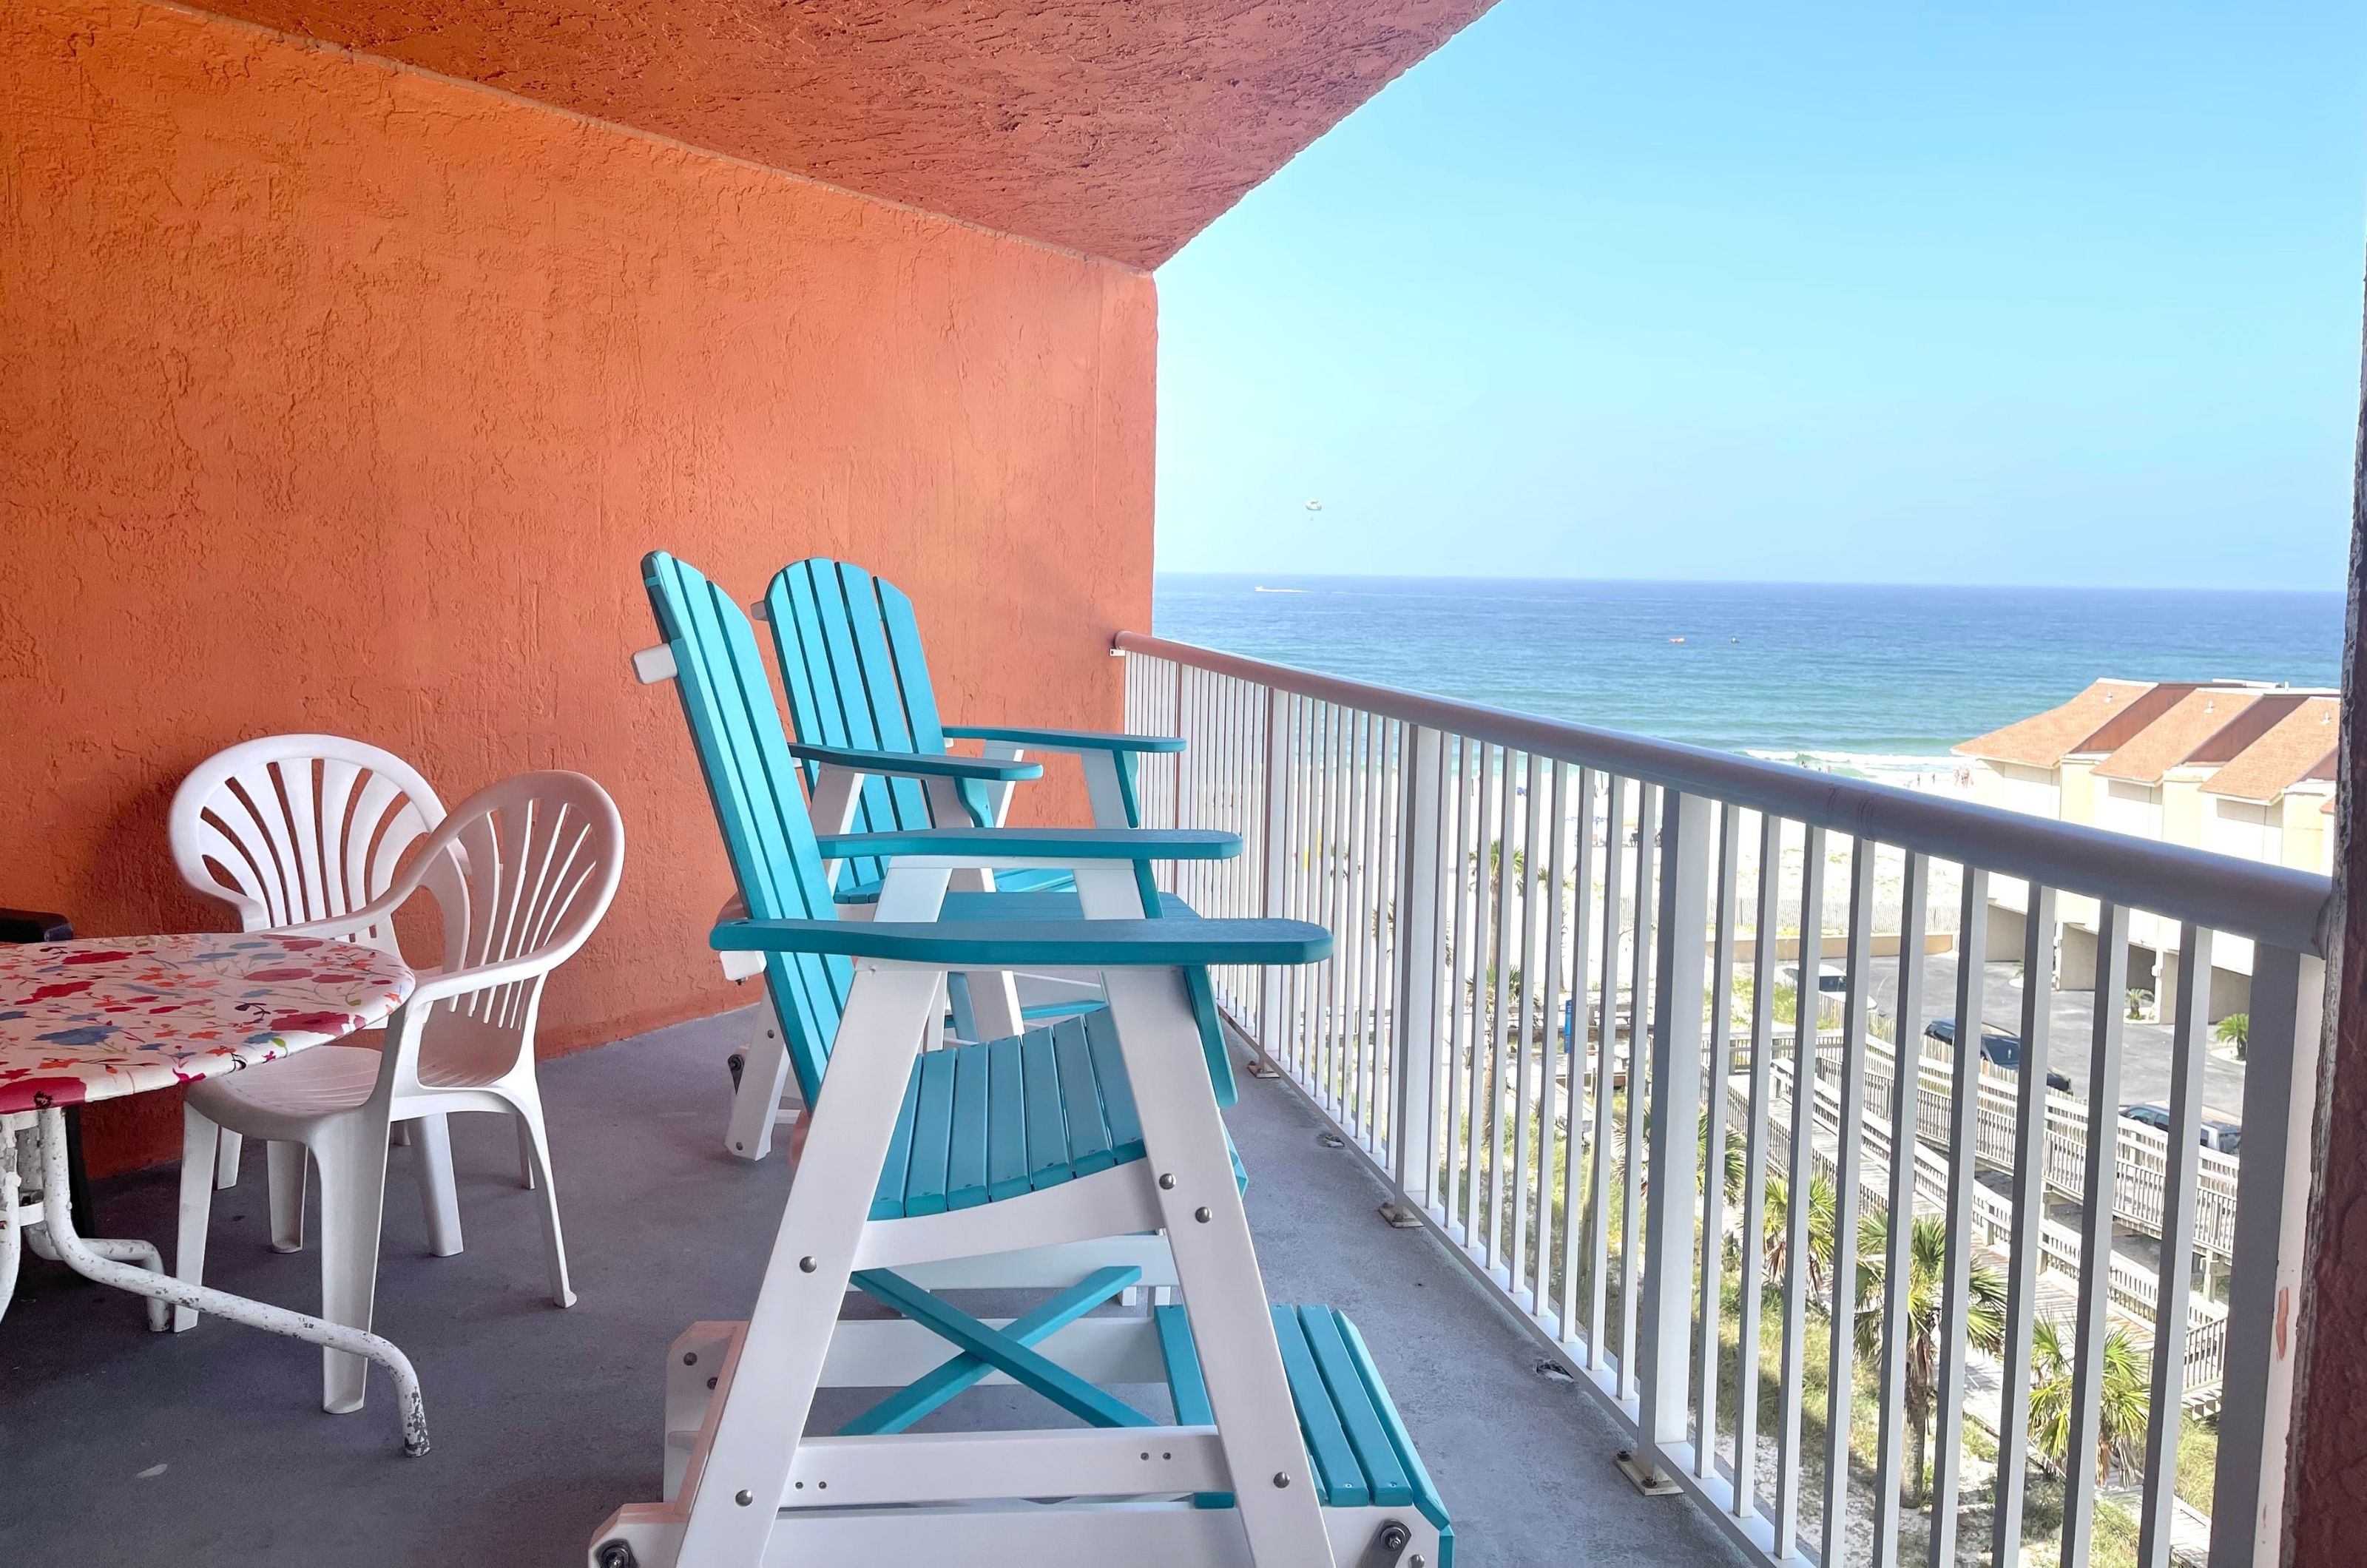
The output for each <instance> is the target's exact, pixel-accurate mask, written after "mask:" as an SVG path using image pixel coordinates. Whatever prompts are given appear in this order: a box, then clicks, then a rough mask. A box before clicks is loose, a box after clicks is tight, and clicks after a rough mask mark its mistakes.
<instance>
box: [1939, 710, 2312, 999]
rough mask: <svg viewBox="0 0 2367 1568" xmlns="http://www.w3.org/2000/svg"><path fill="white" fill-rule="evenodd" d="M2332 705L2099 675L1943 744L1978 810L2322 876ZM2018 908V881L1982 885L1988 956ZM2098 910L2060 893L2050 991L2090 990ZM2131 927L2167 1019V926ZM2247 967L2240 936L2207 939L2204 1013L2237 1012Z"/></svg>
mask: <svg viewBox="0 0 2367 1568" xmlns="http://www.w3.org/2000/svg"><path fill="white" fill-rule="evenodd" d="M2340 708H2341V702H2340V697H2339V694H2338V693H2334V692H2329V691H2313V690H2303V689H2296V688H2293V687H2289V686H2280V685H2271V684H2267V683H2263V682H2249V681H2201V682H2196V681H2152V682H2147V681H2126V680H2119V679H2104V680H2099V681H2097V682H2094V683H2093V684H2092V685H2090V686H2089V687H2088V688H2087V689H2086V690H2084V691H2082V692H2080V693H2079V694H2078V695H2076V696H2074V697H2072V698H2070V699H2069V700H2068V701H2066V702H2063V703H2061V704H2058V705H2056V706H2054V707H2051V708H2049V709H2047V710H2046V711H2045V712H2044V713H2039V714H2033V715H2032V716H2030V717H2028V718H2024V719H2020V720H2017V721H2015V722H2014V723H2012V724H2009V725H2006V726H2005V727H2003V728H1999V729H1994V730H1991V731H1990V732H1989V733H1988V734H1986V735H1979V736H1976V737H1974V738H1973V739H1970V740H1966V741H1965V742H1963V743H1962V744H1961V745H1959V746H1957V747H1956V748H1955V750H1956V751H1957V753H1958V754H1959V755H1960V756H1964V757H1968V758H1970V759H1972V761H1973V790H1974V797H1975V798H1976V800H1978V801H1979V802H1980V803H1981V804H1983V805H1985V806H1995V807H2002V808H2004V809H2006V810H2009V811H2022V812H2027V813H2029V814H2031V815H2033V816H2039V817H2052V818H2056V820H2058V821H2063V822H2073V823H2078V824H2080V825H2082V826H2085V827H2091V828H2101V829H2106V830H2108V831H2111V832H2115V833H2127V834H2130V835H2133V836H2134V837H2136V838H2141V839H2151V840H2155V841H2157V842H2159V843H2165V844H2178V845H2183V846H2185V847H2186V848H2189V849H2199V850H2208V851H2211V852H2214V853H2219V854H2227V855H2235V856H2238V857H2240V858H2242V859H2245V860H2252V861H2259V862H2261V863H2266V864H2270V865H2282V866H2291V867H2293V868H2295V869H2298V870H2303V871H2311V872H2320V873H2330V872H2331V870H2332V867H2333V857H2334V836H2333V833H2332V831H2331V829H2332V825H2333V820H2334V818H2333V811H2334V777H2335V741H2336V735H2337V726H2338V721H2339V714H2340ZM2029 904H2030V899H2029V888H2028V885H2027V884H2026V883H2023V882H2020V881H2006V880H1999V881H1997V882H1993V883H1992V884H1991V885H1990V888H1989V897H1988V917H1987V918H1988V942H1989V951H1991V952H1992V953H2015V952H2019V951H2021V950H2022V943H2023V940H2024V931H2025V922H2026V921H2027V919H2028V918H2029ZM2097 919H2098V909H2097V905H2096V901H2095V900H2094V899H2092V898H2086V897H2077V896H2074V895H2070V894H2065V895H2063V896H2061V897H2058V898H2057V899H2056V908H2055V924H2056V931H2055V935H2054V939H2053V940H2054V942H2055V944H2056V951H2057V964H2056V987H2058V988H2060V989H2065V990H2085V989H2089V988H2091V987H2093V986H2094V984H2095V976H2096V955H2097V947H2096V941H2097ZM2128 922H2129V930H2128V936H2129V944H2130V946H2129V970H2128V976H2127V984H2128V987H2129V988H2130V989H2132V990H2137V991H2143V992H2146V993H2149V996H2150V998H2151V999H2150V1001H2149V1002H2148V1003H2147V1004H2146V1005H2147V1009H2148V1010H2149V1011H2151V1012H2152V1013H2153V1015H2154V1016H2155V1018H2156V1019H2157V1021H2160V1022H2164V1023H2168V1022H2170V1021H2174V1019H2175V1017H2176V1000H2175V998H2176V997H2177V995H2178V968H2179V964H2180V951H2179V933H2178V927H2177V925H2176V924H2175V923H2174V922H2170V921H2166V920H2164V919H2161V918H2160V917H2158V916H2157V915H2153V914H2150V913H2143V912H2139V913H2134V914H2131V915H2130V916H2129V917H2128ZM2251 975H2252V948H2251V943H2250V942H2247V941H2244V940H2242V939H2241V938H2233V937H2230V938H2223V939H2221V940H2220V941H2219V942H2216V943H2215V944H2214V950H2213V953H2212V973H2211V976H2210V979H2209V985H2208V987H2207V990H2206V991H2205V992H2204V994H2205V995H2207V996H2208V998H2209V1017H2208V1019H2207V1020H2206V1021H2207V1022H2214V1023H2215V1022H2217V1021H2220V1020H2221V1019H2223V1018H2225V1017H2226V1016H2227V1015H2229V1014H2231V1013H2245V1012H2248V1010H2249V1007H2250V997H2251Z"/></svg>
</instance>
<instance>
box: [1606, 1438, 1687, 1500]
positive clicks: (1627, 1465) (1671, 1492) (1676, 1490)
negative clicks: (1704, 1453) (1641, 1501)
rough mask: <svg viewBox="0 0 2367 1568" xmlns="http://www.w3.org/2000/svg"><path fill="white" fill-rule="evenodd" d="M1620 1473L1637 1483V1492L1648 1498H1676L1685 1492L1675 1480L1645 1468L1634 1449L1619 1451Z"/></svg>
mask: <svg viewBox="0 0 2367 1568" xmlns="http://www.w3.org/2000/svg"><path fill="white" fill-rule="evenodd" d="M1618 1462H1619V1473H1620V1474H1622V1475H1624V1476H1625V1477H1626V1478H1627V1479H1628V1480H1630V1481H1632V1482H1634V1483H1636V1490H1637V1491H1638V1492H1641V1493H1642V1494H1643V1495H1645V1496H1647V1497H1674V1496H1676V1495H1678V1494H1680V1493H1682V1491H1684V1488H1683V1487H1682V1486H1680V1485H1678V1484H1677V1483H1676V1481H1675V1480H1674V1478H1672V1477H1670V1476H1666V1475H1662V1474H1661V1473H1660V1472H1658V1471H1656V1470H1649V1469H1647V1468H1646V1467H1645V1464H1644V1461H1642V1460H1640V1459H1637V1457H1636V1450H1633V1449H1621V1450H1619V1461H1618Z"/></svg>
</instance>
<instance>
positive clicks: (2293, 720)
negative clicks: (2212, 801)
mask: <svg viewBox="0 0 2367 1568" xmlns="http://www.w3.org/2000/svg"><path fill="white" fill-rule="evenodd" d="M2341 714H2342V704H2341V702H2340V701H2339V699H2337V698H2334V697H2306V698H2304V699H2303V700H2302V701H2301V702H2299V703H2297V704H2295V705H2294V706H2293V711H2292V712H2290V713H2288V714H2286V715H2285V716H2284V717H2283V718H2282V719H2280V720H2279V721H2278V722H2277V724H2276V726H2275V727H2274V728H2271V730H2270V731H2269V732H2268V733H2267V734H2265V735H2263V736H2261V737H2260V738H2259V739H2258V740H2255V741H2253V742H2252V743H2251V744H2250V745H2249V746H2247V747H2245V748H2244V750H2241V751H2239V752H2237V754H2236V755H2235V757H2234V758H2233V759H2232V760H2231V761H2229V762H2228V763H2227V765H2226V766H2225V767H2224V768H2221V769H2220V770H2219V771H2218V772H2217V773H2213V774H2212V775H2211V776H2210V777H2209V778H2208V779H2205V780H2204V781H2203V791H2204V793H2206V794H2209V795H2233V796H2235V797H2236V798H2237V799H2238V800H2264V801H2265V800H2275V799H2276V798H2278V797H2279V796H2280V795H2283V794H2284V793H2285V791H2287V790H2289V789H2291V788H2292V787H2293V785H2295V784H2299V783H2300V782H2301V781H2302V780H2304V779H2305V778H2309V777H2312V776H2314V775H2318V773H2319V770H2320V769H2321V768H2325V767H2327V758H2328V757H2329V755H2330V754H2331V753H2332V752H2333V750H2334V743H2335V738H2336V735H2337V733H2338V728H2339V724H2340V722H2341ZM2329 773H2330V770H2329Z"/></svg>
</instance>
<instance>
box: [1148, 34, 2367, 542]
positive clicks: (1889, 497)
mask: <svg viewBox="0 0 2367 1568" xmlns="http://www.w3.org/2000/svg"><path fill="white" fill-rule="evenodd" d="M2362 243H2367V5H2361V4H2360V3H2359V0H2339V3H2334V0H2326V3H2310V4H2299V3H2295V4H2284V3H2279V0H2252V3H2242V4H2239V3H2237V0H2223V3H2221V4H2217V5H2211V6H2181V5H2175V4H2163V5H2136V4H2128V5H2119V4H2113V5H2107V4H2084V5H2083V4H2062V5H2044V4H2034V3H2029V0H1958V3H1956V4H1953V5H1946V6H1937V5H1915V4H1908V3H1906V0H1884V3H1870V4H1864V5H1857V6H1846V5H1833V4H1825V3H1821V0H1803V3H1802V4H1800V5H1796V6H1768V5H1765V4H1764V3H1763V0H1761V3H1760V4H1749V5H1746V4H1729V3H1724V0H1718V3H1709V0H1697V3H1671V4H1669V5H1665V6H1648V5H1647V6H1616V5H1608V4H1600V3H1598V4H1588V5H1583V6H1580V5H1572V4H1568V3H1567V0H1502V3H1501V5H1499V6H1497V7H1496V9H1495V10H1494V11H1492V12H1490V13H1489V15H1487V16H1486V17H1482V18H1481V19H1480V20H1479V21H1478V22H1477V23H1476V24H1474V25H1473V26H1472V27H1471V28H1468V29H1467V30H1466V31H1465V32H1464V33H1463V34H1462V35H1460V36H1459V37H1457V38H1456V39H1454V40H1453V41H1451V42H1450V43H1449V44H1448V45H1447V46H1446V47H1445V48H1444V50H1442V51H1439V52H1438V53H1437V54H1435V55H1433V56H1432V57H1431V58H1430V59H1429V60H1427V61H1425V62H1422V63H1421V64H1420V65H1418V66H1416V67H1415V68H1414V69H1413V70H1412V71H1411V72H1410V73H1408V74H1407V75H1405V76H1404V77H1402V78H1400V79H1399V81H1398V82H1397V83H1395V84H1394V85H1391V86H1390V87H1389V88H1387V90H1386V91H1385V92H1383V93H1382V94H1381V95H1380V96H1378V97H1376V99H1375V100H1374V101H1373V102H1371V103H1369V104H1367V105H1366V106H1365V107H1364V108H1363V109H1361V110H1359V111H1358V112H1357V113H1356V114H1355V115H1353V117H1351V118H1349V119H1348V120H1347V121H1346V122H1344V123H1343V124H1342V125H1341V126H1340V127H1338V128H1337V129H1335V130H1333V131H1332V132H1331V134H1330V135H1328V136H1326V137H1325V138H1324V139H1323V140H1322V141H1319V142H1318V143H1317V144H1316V145H1315V146H1313V147H1312V148H1310V149H1308V151H1307V152H1304V153H1302V154H1301V155H1300V156H1299V157H1298V158H1297V160H1296V161H1295V162H1293V163H1292V164H1290V165H1289V166H1288V167H1286V168H1285V169H1284V170H1283V171H1282V172H1281V173H1280V174H1279V175H1276V176H1275V177H1274V179H1272V180H1271V181H1269V182H1268V183H1267V184H1266V185H1264V186H1262V187H1260V188H1259V189H1257V190H1255V191H1253V192H1251V194H1250V196H1249V197H1247V198H1246V199H1245V200H1243V201H1242V202H1241V204H1240V206H1239V207H1238V208H1236V209H1234V210H1233V211H1232V212H1230V213H1229V214H1227V215H1226V216H1225V217H1224V218H1222V219H1220V220H1218V221H1217V223H1216V224H1215V225H1214V226H1212V227H1211V228H1210V229H1209V230H1208V231H1206V232H1205V233H1203V234H1202V235H1201V236H1200V237H1199V238H1198V239H1196V240H1195V241H1194V242H1193V243H1191V244H1190V245H1189V246H1188V247H1187V248H1186V249H1185V250H1184V251H1183V254H1181V255H1179V256H1178V257H1177V258H1176V259H1175V260H1173V261H1172V262H1171V263H1169V264H1168V265H1166V266H1165V267H1163V268H1161V270H1160V273H1159V288H1160V296H1161V329H1160V330H1161V365H1160V373H1161V396H1160V432H1159V469H1160V471H1159V507H1160V522H1159V562H1160V565H1161V568H1162V569H1163V570H1240V571H1251V572H1269V573H1274V574H1281V573H1285V572H1290V571H1303V572H1319V571H1368V572H1389V573H1414V574H1420V573H1440V574H1473V575H1514V574H1536V575H1547V576H1563V577H1645V578H1686V577H1699V578H1727V579H1738V580H1758V579H1768V580H1793V579H1814V578H1828V579H1835V580H1846V581H1911V582H1951V581H1965V582H1984V583H2062V584H2118V585H2129V586H2162V587H2168V586H2243V587H2259V588H2323V589H2332V588H2336V587H2338V586H2339V580H2340V573H2341V570H2342V563H2343V559H2344V556H2345V552H2346V550H2347V548H2348V532H2349V530H2348V516H2349V510H2350V483H2349V481H2350V447H2351V434H2352V430H2353V427H2354V423H2355V420H2356V416H2357V398H2358V388H2359V351H2360V300H2361V288H2360V276H2361V250H2362ZM1310 499H1318V500H1320V501H1321V502H1322V503H1323V509H1322V510H1321V511H1320V512H1310V511H1308V509H1307V506H1306V503H1307V502H1308V500H1310Z"/></svg>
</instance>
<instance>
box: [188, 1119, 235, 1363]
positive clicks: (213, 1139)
mask: <svg viewBox="0 0 2367 1568" xmlns="http://www.w3.org/2000/svg"><path fill="white" fill-rule="evenodd" d="M237 1135H238V1134H235V1133H224V1132H223V1131H222V1130H221V1128H220V1127H218V1126H216V1125H215V1124H214V1123H213V1122H212V1121H211V1120H210V1118H209V1117H207V1116H206V1115H205V1114H204V1113H203V1112H202V1111H198V1108H197V1107H196V1106H194V1105H191V1104H189V1103H187V1101H183V1102H182V1105H181V1225H180V1234H179V1238H178V1239H177V1240H176V1242H175V1244H174V1247H173V1277H174V1278H175V1279H176V1280H180V1281H181V1283H183V1284H185V1285H202V1284H204V1283H205V1282H206V1228H207V1226H208V1225H210V1224H212V1222H213V1208H214V1179H215V1171H216V1168H217V1167H216V1164H215V1160H216V1157H217V1150H218V1145H219V1144H220V1143H221V1142H222V1141H225V1140H227V1139H230V1138H234V1137H236V1136H237ZM197 1325H198V1309H197V1308H195V1307H185V1306H176V1307H175V1308H174V1309H173V1332H174V1333H176V1334H180V1333H184V1332H186V1331H187V1330H189V1329H192V1328H195V1327H196V1326H197Z"/></svg>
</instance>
